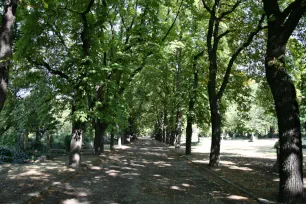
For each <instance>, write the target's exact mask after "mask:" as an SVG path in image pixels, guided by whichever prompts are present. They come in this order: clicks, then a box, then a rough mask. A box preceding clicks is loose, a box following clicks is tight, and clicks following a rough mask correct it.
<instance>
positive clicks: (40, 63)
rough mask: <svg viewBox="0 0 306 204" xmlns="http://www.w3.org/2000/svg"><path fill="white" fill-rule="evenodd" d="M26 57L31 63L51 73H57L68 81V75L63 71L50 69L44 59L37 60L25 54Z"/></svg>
mask: <svg viewBox="0 0 306 204" xmlns="http://www.w3.org/2000/svg"><path fill="white" fill-rule="evenodd" d="M26 58H27V60H28V61H29V62H31V63H32V64H34V65H36V66H41V67H44V68H46V69H47V70H48V71H49V72H50V73H51V74H53V75H58V76H60V77H61V78H63V79H66V80H67V81H70V77H69V76H68V75H67V74H65V73H64V72H61V71H58V70H55V69H52V68H51V66H50V65H49V64H48V63H47V62H45V61H44V60H42V61H41V62H38V61H35V60H33V59H31V58H30V57H29V56H26Z"/></svg>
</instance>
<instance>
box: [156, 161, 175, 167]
mask: <svg viewBox="0 0 306 204" xmlns="http://www.w3.org/2000/svg"><path fill="white" fill-rule="evenodd" d="M153 164H155V165H158V167H169V166H172V165H171V164H168V163H166V162H164V161H157V162H153Z"/></svg>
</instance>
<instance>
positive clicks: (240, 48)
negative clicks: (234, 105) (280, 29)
mask: <svg viewBox="0 0 306 204" xmlns="http://www.w3.org/2000/svg"><path fill="white" fill-rule="evenodd" d="M264 19H265V15H262V16H261V19H260V20H259V23H258V25H257V29H256V30H254V31H253V32H251V33H250V34H249V36H248V38H247V40H246V42H244V43H243V44H242V45H241V46H240V47H238V49H237V50H236V51H235V52H234V54H233V55H232V57H231V59H230V61H229V63H228V65H227V68H226V72H225V75H224V78H223V82H222V85H221V87H220V90H219V92H218V94H217V98H218V99H221V97H222V95H223V93H224V90H225V88H226V85H227V84H228V81H229V77H230V74H231V70H232V67H233V65H234V62H235V60H236V59H237V57H238V55H239V54H240V53H241V51H242V50H243V49H245V48H246V47H248V46H249V45H250V44H251V42H252V40H253V38H254V37H255V35H257V33H258V32H259V31H261V30H262V29H263V27H262V26H261V25H262V23H263V21H264Z"/></svg>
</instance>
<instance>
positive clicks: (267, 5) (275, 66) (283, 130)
mask: <svg viewBox="0 0 306 204" xmlns="http://www.w3.org/2000/svg"><path fill="white" fill-rule="evenodd" d="M263 3H264V9H265V12H266V14H267V17H268V21H267V22H268V40H267V50H266V58H265V71H266V78H267V81H268V83H269V86H270V88H271V91H272V95H273V99H274V104H275V110H276V115H277V121H278V129H279V142H280V157H279V159H280V161H279V162H280V164H279V177H280V183H279V201H280V202H284V203H304V201H303V155H302V140H301V124H300V117H299V106H298V103H297V100H296V90H295V87H294V84H293V82H292V80H291V77H290V76H289V74H288V73H287V69H286V61H285V53H286V45H287V42H288V40H289V38H290V36H291V35H292V33H293V31H294V30H295V28H296V26H297V25H298V23H299V20H300V18H302V16H303V15H304V13H305V12H306V5H305V3H304V2H303V1H299V0H296V1H294V2H292V3H290V4H289V5H288V6H287V8H285V9H284V10H283V11H281V10H280V8H279V5H278V1H268V0H264V1H263Z"/></svg>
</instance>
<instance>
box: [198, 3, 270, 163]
mask: <svg viewBox="0 0 306 204" xmlns="http://www.w3.org/2000/svg"><path fill="white" fill-rule="evenodd" d="M213 2H214V3H213V5H212V7H211V8H210V7H209V5H208V4H207V1H205V0H203V1H202V3H203V6H204V8H205V9H206V10H207V12H209V14H210V18H209V23H208V31H207V52H208V58H209V76H208V77H209V80H208V96H209V105H210V113H211V129H212V140H211V150H210V160H209V166H212V167H215V166H218V165H219V161H220V141H221V115H220V104H221V99H222V96H223V94H224V91H225V89H226V86H227V84H228V82H229V78H230V74H231V70H232V67H233V65H234V62H235V61H236V59H237V57H238V55H239V54H240V53H241V51H242V50H243V49H245V48H246V47H248V46H249V45H250V44H251V42H252V40H253V38H254V36H255V35H256V34H257V33H258V32H259V31H260V30H262V26H261V24H262V22H263V21H264V15H263V16H261V19H260V20H259V21H258V25H257V29H256V30H254V31H252V32H250V33H249V34H248V37H247V38H246V39H245V40H244V41H243V42H242V43H240V45H239V46H238V47H237V48H236V50H235V51H234V52H233V53H232V55H231V57H230V59H229V62H228V64H227V67H226V71H225V73H224V77H223V80H222V81H221V86H220V88H218V84H217V75H218V68H219V67H218V55H217V52H218V49H219V42H220V40H221V39H222V38H223V37H225V36H226V35H227V34H228V33H230V32H232V31H231V30H227V31H225V32H223V33H221V34H220V33H219V27H220V22H222V20H223V19H224V18H227V17H228V16H229V15H230V14H231V13H233V12H234V11H235V10H236V9H237V7H238V6H239V5H240V3H241V1H236V3H235V4H233V6H232V7H231V8H230V9H229V10H225V11H221V10H222V6H220V0H214V1H213Z"/></svg>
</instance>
